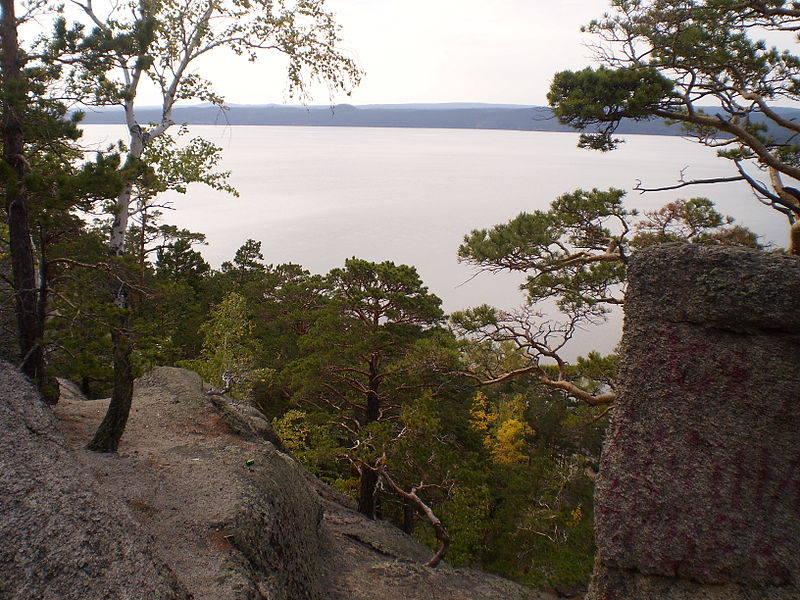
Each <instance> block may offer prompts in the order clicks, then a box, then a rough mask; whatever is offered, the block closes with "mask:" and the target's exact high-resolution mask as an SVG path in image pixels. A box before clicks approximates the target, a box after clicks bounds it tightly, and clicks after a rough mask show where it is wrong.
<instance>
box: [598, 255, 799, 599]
mask: <svg viewBox="0 0 800 600" xmlns="http://www.w3.org/2000/svg"><path fill="white" fill-rule="evenodd" d="M622 347H623V350H622V353H623V354H622V361H621V364H622V365H623V367H622V371H621V374H620V388H619V389H620V393H619V399H618V404H617V406H616V408H615V412H614V422H613V426H612V429H611V431H610V432H609V436H608V438H607V440H606V445H605V447H604V451H603V459H602V465H601V471H600V476H599V478H598V483H597V488H596V493H595V518H596V536H597V544H598V555H597V563H596V568H595V573H594V575H593V579H592V584H591V587H590V591H589V595H588V596H587V598H589V599H592V600H612V599H613V600H634V599H636V600H639V599H642V598H647V599H648V600H689V599H692V600H723V599H724V600H746V599H752V598H758V599H759V600H797V599H798V598H800V405H798V399H800V368H798V367H800V260H798V259H797V258H795V257H790V256H781V255H772V254H767V253H759V252H755V251H750V250H745V249H725V248H715V247H703V246H699V245H669V246H661V247H657V248H654V249H651V250H648V251H643V252H639V253H637V254H636V255H635V256H634V257H633V258H632V259H631V264H630V269H629V287H628V292H627V297H626V303H625V329H624V334H623V342H622Z"/></svg>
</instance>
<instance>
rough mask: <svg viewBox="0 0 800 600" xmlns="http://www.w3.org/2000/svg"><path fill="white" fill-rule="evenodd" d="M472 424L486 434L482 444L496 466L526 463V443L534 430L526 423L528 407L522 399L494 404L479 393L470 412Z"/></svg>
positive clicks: (517, 398)
mask: <svg viewBox="0 0 800 600" xmlns="http://www.w3.org/2000/svg"><path fill="white" fill-rule="evenodd" d="M470 415H471V418H470V424H471V425H472V427H473V429H475V431H479V432H481V433H483V444H484V446H485V447H486V448H487V449H488V450H489V451H490V452H491V454H492V460H494V462H495V463H497V464H512V463H518V462H524V461H525V460H527V455H526V454H525V439H526V438H528V437H530V436H532V435H533V434H534V430H533V428H532V427H530V425H528V424H527V423H526V422H525V403H524V401H523V399H522V397H520V396H515V397H514V398H512V399H510V400H506V401H505V402H502V403H501V404H500V406H499V407H498V406H495V405H493V404H491V403H490V402H489V400H488V398H487V397H486V395H485V394H484V393H483V392H478V393H477V394H476V396H475V400H474V401H473V402H472V407H471V408H470Z"/></svg>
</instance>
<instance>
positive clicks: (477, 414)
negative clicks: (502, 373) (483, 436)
mask: <svg viewBox="0 0 800 600" xmlns="http://www.w3.org/2000/svg"><path fill="white" fill-rule="evenodd" d="M469 414H470V415H471V417H472V418H471V419H470V420H469V422H470V424H471V425H472V428H473V429H474V430H475V431H484V432H485V431H488V430H489V428H490V427H491V426H492V425H493V424H494V422H495V421H496V420H497V415H496V414H495V413H494V411H493V409H492V407H490V406H489V400H488V399H487V398H486V394H484V393H483V392H478V393H477V394H475V400H473V402H472V407H471V408H470V409H469Z"/></svg>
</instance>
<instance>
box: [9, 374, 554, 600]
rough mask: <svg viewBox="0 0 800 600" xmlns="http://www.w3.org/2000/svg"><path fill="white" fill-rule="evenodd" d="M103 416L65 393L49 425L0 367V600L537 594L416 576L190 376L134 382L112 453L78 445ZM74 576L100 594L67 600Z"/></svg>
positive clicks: (403, 554)
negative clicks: (1, 541)
mask: <svg viewBox="0 0 800 600" xmlns="http://www.w3.org/2000/svg"><path fill="white" fill-rule="evenodd" d="M105 409H106V401H102V400H94V401H87V400H85V399H82V398H81V397H80V396H79V395H78V394H76V393H75V391H74V390H72V391H70V390H69V389H68V388H67V387H66V386H65V387H64V389H62V400H61V402H60V403H59V404H58V405H57V406H56V407H55V409H54V412H55V414H53V413H51V412H50V408H48V407H46V406H44V405H43V404H41V403H40V402H39V401H38V399H37V397H36V394H35V391H34V390H33V388H32V387H31V386H30V384H28V383H27V382H26V381H25V380H24V378H22V376H20V375H19V374H18V373H16V372H14V371H13V369H12V368H11V367H9V366H8V365H4V366H0V418H2V424H1V425H0V426H1V427H2V428H3V429H2V431H3V436H2V437H3V441H2V442H0V443H2V444H4V445H5V447H4V448H3V449H2V451H0V456H2V459H0V461H1V462H0V467H2V479H0V499H1V500H0V508H1V509H2V511H1V512H0V532H2V533H3V535H5V536H6V539H10V540H11V543H7V544H6V545H5V549H4V550H3V551H2V554H0V569H2V570H3V572H4V574H8V575H7V576H6V575H4V578H3V585H4V586H5V587H4V588H0V596H2V597H3V598H6V597H8V598H13V599H17V598H19V599H22V598H26V599H27V598H33V597H37V598H39V597H41V598H65V599H70V598H73V597H74V598H76V599H77V598H82V599H86V598H92V599H94V598H118V599H119V598H129V599H131V600H134V599H142V600H144V599H148V600H149V599H160V598H165V599H166V598H169V599H171V598H192V599H194V600H201V599H204V600H227V599H231V600H233V599H237V600H239V599H247V600H250V599H253V600H260V599H269V600H361V599H363V600H367V599H370V600H373V599H374V600H394V599H397V600H400V599H404V600H405V599H407V600H416V599H419V600H422V599H425V600H430V599H432V598H437V599H441V600H449V599H452V600H456V599H459V600H467V599H468V600H494V599H498V600H499V599H501V598H502V599H504V600H535V599H542V600H543V599H544V598H546V596H542V595H539V594H536V593H534V592H532V591H531V590H529V589H527V588H524V587H521V586H518V585H516V584H514V583H512V582H509V581H506V580H504V579H502V578H499V577H495V576H492V575H488V574H485V573H482V572H479V571H473V570H469V569H455V568H452V567H449V566H447V565H441V566H440V567H438V568H436V569H430V568H426V567H424V566H421V563H422V562H424V561H425V560H426V559H427V558H429V556H430V553H431V551H430V550H429V549H427V548H424V547H422V546H420V545H419V544H417V543H416V542H414V541H413V540H412V539H411V538H410V537H408V536H406V535H405V534H403V533H402V532H400V531H399V530H397V529H396V528H394V527H392V526H391V525H388V524H386V523H383V522H380V521H370V520H368V519H365V518H364V517H363V516H362V515H360V514H359V513H358V512H356V511H355V510H354V507H353V506H352V504H351V502H350V500H349V499H347V498H345V497H343V496H341V495H340V494H338V493H337V492H335V491H334V490H332V489H331V488H329V487H327V486H325V485H324V484H322V483H321V482H319V481H318V480H316V479H315V478H313V477H312V476H310V475H309V474H308V473H307V472H306V471H305V470H304V469H303V468H302V467H301V466H300V465H299V464H298V463H297V462H296V461H295V460H293V459H292V458H291V457H290V456H288V455H286V454H284V453H282V452H281V451H279V450H278V449H276V447H275V446H274V445H273V444H272V443H271V442H270V441H268V440H269V439H270V429H269V425H268V423H266V422H265V421H263V419H262V418H261V417H260V415H259V414H258V413H257V412H256V411H254V410H253V409H250V408H249V407H246V406H242V405H238V404H236V403H234V402H232V401H230V400H228V399H224V398H223V399H221V398H219V397H217V398H212V397H209V395H208V394H207V393H206V390H205V389H204V386H203V383H202V381H201V380H200V378H199V376H198V375H196V374H195V373H192V372H191V371H186V370H182V369H173V368H158V369H155V370H154V371H152V372H151V373H148V374H147V375H145V376H144V377H142V378H141V379H139V380H138V381H137V383H136V387H135V392H134V402H133V409H132V411H131V416H130V420H129V423H128V428H127V431H126V433H125V437H124V438H123V442H122V444H121V448H120V451H119V453H118V454H96V453H93V452H89V451H87V450H85V449H84V448H83V446H84V445H85V443H86V441H87V440H88V439H89V438H90V437H91V434H92V432H93V430H94V428H95V427H96V426H97V424H98V423H99V421H100V419H101V418H102V416H103V414H104V413H105ZM44 444H48V445H44ZM53 480H55V481H56V483H58V482H61V481H62V480H64V481H66V482H67V483H65V484H63V485H61V486H60V487H59V485H56V484H55V483H53ZM62 488H65V489H64V490H62ZM70 494H71V495H70ZM31 505H35V509H32V508H31ZM92 511H99V512H97V513H96V514H95V512H92ZM71 520H77V521H78V522H79V523H82V524H83V525H84V528H83V529H81V530H80V531H77V530H76V529H75V528H74V527H71V526H70V527H67V526H66V525H67V524H69V523H70V522H71ZM23 521H24V526H20V525H21V524H22V523H23ZM39 524H41V525H42V527H41V528H40V527H39ZM106 527H109V529H106ZM101 540H108V541H107V542H101ZM78 550H81V551H82V552H85V553H88V554H87V555H88V556H89V558H80V557H79V553H78ZM81 556H82V555H81ZM92 561H94V562H92ZM62 564H66V565H68V566H69V568H67V567H63V568H61V571H64V574H63V576H60V575H59V573H60V572H61V571H58V569H59V567H57V566H56V565H62ZM87 568H89V571H87V573H90V575H89V574H84V571H85V570H86V569H87ZM56 571H58V573H56V575H55V576H54V575H53V573H54V572H56ZM81 577H83V578H85V579H87V580H91V581H92V582H94V584H95V585H96V586H98V587H97V588H96V589H98V590H99V589H100V588H102V589H103V591H102V593H100V592H99V591H94V590H95V588H88V587H86V588H84V591H83V592H80V593H78V592H76V593H75V594H76V595H69V593H71V592H69V593H68V592H67V590H71V589H73V585H75V582H76V581H78V580H80V579H81ZM115 585H116V586H123V585H124V589H123V588H119V589H116V588H114V586H115ZM76 589H77V588H76ZM106 589H108V590H111V591H105V590H106ZM31 590H49V592H48V593H50V595H47V593H45V592H35V593H31ZM104 594H105V595H104Z"/></svg>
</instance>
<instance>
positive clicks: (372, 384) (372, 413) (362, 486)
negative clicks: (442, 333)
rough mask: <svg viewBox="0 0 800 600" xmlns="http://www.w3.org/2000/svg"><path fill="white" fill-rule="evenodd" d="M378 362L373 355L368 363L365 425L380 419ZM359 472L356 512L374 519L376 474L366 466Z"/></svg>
mask: <svg viewBox="0 0 800 600" xmlns="http://www.w3.org/2000/svg"><path fill="white" fill-rule="evenodd" d="M378 360H379V359H378V357H377V355H375V354H373V355H372V357H371V358H370V361H369V381H368V386H367V387H368V391H367V393H366V403H367V406H366V409H367V410H366V415H365V417H366V418H365V424H368V423H373V422H375V421H377V420H378V419H379V418H380V396H379V395H378V387H379V385H380V378H379V376H378V373H379V372H378ZM359 471H360V474H361V477H360V481H359V486H358V512H360V513H361V514H362V515H364V516H365V517H369V518H370V519H374V518H375V512H376V509H377V501H376V498H375V492H376V487H377V486H378V473H377V472H375V471H373V470H372V469H370V468H369V467H367V466H362V467H361V468H360V469H359Z"/></svg>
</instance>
